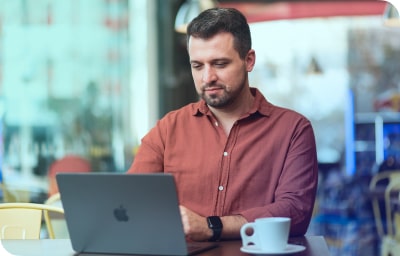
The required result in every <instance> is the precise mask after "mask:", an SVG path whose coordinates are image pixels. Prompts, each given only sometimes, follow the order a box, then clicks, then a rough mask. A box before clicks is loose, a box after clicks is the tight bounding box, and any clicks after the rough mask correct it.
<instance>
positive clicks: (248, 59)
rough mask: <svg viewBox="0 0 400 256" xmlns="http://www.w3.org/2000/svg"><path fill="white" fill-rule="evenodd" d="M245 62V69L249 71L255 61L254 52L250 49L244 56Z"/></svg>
mask: <svg viewBox="0 0 400 256" xmlns="http://www.w3.org/2000/svg"><path fill="white" fill-rule="evenodd" d="M245 62H246V70H247V72H251V71H252V70H253V68H254V65H255V63H256V52H255V51H254V50H253V49H251V50H250V51H249V52H248V53H247V55H246V57H245Z"/></svg>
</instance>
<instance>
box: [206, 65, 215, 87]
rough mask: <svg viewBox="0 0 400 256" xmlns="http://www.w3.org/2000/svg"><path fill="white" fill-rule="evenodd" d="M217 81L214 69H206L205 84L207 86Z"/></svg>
mask: <svg viewBox="0 0 400 256" xmlns="http://www.w3.org/2000/svg"><path fill="white" fill-rule="evenodd" d="M216 80H217V75H216V73H215V71H214V69H212V68H210V67H206V68H205V69H204V72H203V82H204V83H206V84H210V83H212V82H214V81H216Z"/></svg>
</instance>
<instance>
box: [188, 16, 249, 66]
mask: <svg viewBox="0 0 400 256" xmlns="http://www.w3.org/2000/svg"><path fill="white" fill-rule="evenodd" d="M220 32H228V33H231V34H232V35H233V38H234V46H233V47H234V48H235V49H236V51H237V52H238V53H239V56H240V58H242V59H244V58H245V57H246V55H247V53H248V52H249V50H250V49H251V34H250V27H249V24H248V23H247V19H246V17H245V16H244V15H243V14H242V13H241V12H240V11H238V10H236V9H234V8H211V9H208V10H205V11H203V12H202V13H200V14H199V16H197V17H196V18H194V19H193V20H192V21H191V22H190V23H189V25H188V27H187V38H186V40H187V42H188V43H189V38H190V37H191V36H192V37H197V38H203V39H208V38H211V37H212V36H214V35H216V34H218V33H220Z"/></svg>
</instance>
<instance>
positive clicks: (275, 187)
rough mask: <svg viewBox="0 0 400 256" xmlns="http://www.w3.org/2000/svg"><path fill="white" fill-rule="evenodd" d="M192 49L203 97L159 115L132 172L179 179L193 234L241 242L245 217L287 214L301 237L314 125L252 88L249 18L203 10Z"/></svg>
mask: <svg viewBox="0 0 400 256" xmlns="http://www.w3.org/2000/svg"><path fill="white" fill-rule="evenodd" d="M187 49H188V53H189V57H190V65H191V70H192V76H193V80H194V83H195V87H196V91H197V93H198V94H199V96H200V97H201V100H200V101H199V102H196V103H191V104H189V105H187V106H184V107H183V108H181V109H179V110H176V111H172V112H170V113H168V114H167V115H166V116H165V117H164V118H162V119H161V120H159V121H158V122H157V124H156V126H155V127H154V128H152V129H151V131H150V132H149V133H148V134H147V135H146V136H145V137H144V138H143V139H142V143H141V146H140V148H139V151H138V153H137V155H136V156H135V159H134V162H133V164H132V166H131V168H130V169H129V171H128V172H129V173H138V172H166V173H172V174H173V175H174V177H175V180H176V184H177V191H178V197H179V202H180V210H181V215H182V222H183V226H184V231H185V234H186V235H187V238H188V239H191V240H197V241H206V240H211V241H213V240H214V241H215V240H220V239H237V238H240V232H239V231H240V227H241V226H242V225H243V224H244V223H246V222H249V221H254V220H255V219H256V218H261V217H270V216H287V217H290V218H291V219H292V222H291V233H290V234H291V235H292V236H293V235H303V234H304V233H305V232H306V231H307V228H308V225H309V222H310V218H311V214H312V210H313V205H314V200H315V194H316V187H317V175H318V170H317V157H316V146H315V138H314V133H313V129H312V127H311V124H310V122H309V121H308V120H307V119H306V118H305V117H303V116H302V115H300V114H298V113H296V112H294V111H291V110H288V109H284V108H280V107H277V106H274V105H272V104H271V103H269V102H267V101H266V99H265V98H264V97H263V96H262V94H261V93H260V92H259V91H258V90H257V89H256V88H251V87H250V86H249V81H248V72H251V71H252V69H253V67H254V64H255V60H256V55H255V51H254V50H253V49H251V35H250V29H249V25H248V23H247V21H246V18H245V17H244V16H243V15H242V14H241V13H240V12H238V11H237V10H235V9H225V8H215V9H209V10H206V11H204V12H203V13H201V14H200V15H199V16H198V17H197V18H195V19H194V20H193V21H192V22H191V23H190V24H189V26H188V31H187Z"/></svg>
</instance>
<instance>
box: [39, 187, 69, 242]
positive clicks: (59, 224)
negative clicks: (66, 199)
mask: <svg viewBox="0 0 400 256" xmlns="http://www.w3.org/2000/svg"><path fill="white" fill-rule="evenodd" d="M44 203H45V204H46V205H51V206H56V207H60V208H63V205H62V201H61V197H60V193H56V194H53V195H52V196H50V197H49V198H48V199H47V200H46V201H45V202H44ZM43 214H44V217H45V218H48V221H49V222H51V226H52V228H53V234H54V238H57V239H66V238H69V233H68V227H67V222H66V221H65V217H64V214H61V213H55V212H47V211H46V212H44V213H43Z"/></svg>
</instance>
